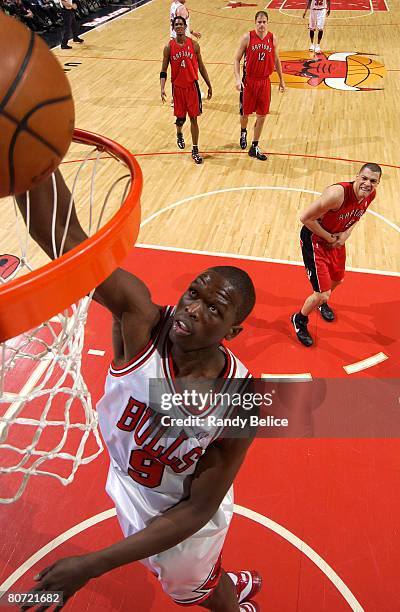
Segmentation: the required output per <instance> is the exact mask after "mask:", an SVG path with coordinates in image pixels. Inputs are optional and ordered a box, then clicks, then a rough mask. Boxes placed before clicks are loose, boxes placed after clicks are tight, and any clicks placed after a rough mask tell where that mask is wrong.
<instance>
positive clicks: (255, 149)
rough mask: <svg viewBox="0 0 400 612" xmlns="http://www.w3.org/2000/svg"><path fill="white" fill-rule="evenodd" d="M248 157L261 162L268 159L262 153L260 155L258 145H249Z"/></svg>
mask: <svg viewBox="0 0 400 612" xmlns="http://www.w3.org/2000/svg"><path fill="white" fill-rule="evenodd" d="M249 155H250V157H255V158H256V159H259V160H261V161H266V160H267V159H268V157H267V156H266V155H265V154H264V153H261V151H260V147H259V146H258V145H253V144H252V145H251V147H250V149H249Z"/></svg>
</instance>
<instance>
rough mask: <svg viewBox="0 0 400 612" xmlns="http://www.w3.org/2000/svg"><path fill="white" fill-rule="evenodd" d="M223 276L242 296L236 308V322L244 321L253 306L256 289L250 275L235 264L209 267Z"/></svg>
mask: <svg viewBox="0 0 400 612" xmlns="http://www.w3.org/2000/svg"><path fill="white" fill-rule="evenodd" d="M209 270H214V271H215V272H217V273H218V274H220V275H221V276H223V277H224V278H225V279H226V280H227V281H228V282H229V283H230V284H231V285H232V287H233V288H234V289H235V290H236V291H238V292H239V293H240V295H241V296H242V303H241V304H240V305H239V306H238V307H237V310H236V321H235V322H236V323H241V322H242V321H244V320H245V319H246V318H247V317H248V316H249V314H250V313H251V311H252V310H253V308H254V304H255V302H256V291H255V289H254V285H253V281H252V280H251V278H250V276H249V275H248V274H247V272H245V271H244V270H242V269H241V268H236V267H235V266H214V267H212V268H209Z"/></svg>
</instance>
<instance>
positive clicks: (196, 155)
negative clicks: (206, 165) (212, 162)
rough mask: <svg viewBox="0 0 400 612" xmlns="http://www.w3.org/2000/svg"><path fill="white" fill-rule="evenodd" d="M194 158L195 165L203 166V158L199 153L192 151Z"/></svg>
mask: <svg viewBox="0 0 400 612" xmlns="http://www.w3.org/2000/svg"><path fill="white" fill-rule="evenodd" d="M192 158H193V159H194V162H195V164H202V163H203V158H202V156H201V155H200V153H199V152H198V151H195V150H194V149H193V150H192Z"/></svg>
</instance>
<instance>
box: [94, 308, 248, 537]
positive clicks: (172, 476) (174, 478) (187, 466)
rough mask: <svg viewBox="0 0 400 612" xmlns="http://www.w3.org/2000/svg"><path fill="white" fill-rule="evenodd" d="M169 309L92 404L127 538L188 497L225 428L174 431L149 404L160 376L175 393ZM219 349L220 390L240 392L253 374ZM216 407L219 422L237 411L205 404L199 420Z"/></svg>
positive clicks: (184, 413)
mask: <svg viewBox="0 0 400 612" xmlns="http://www.w3.org/2000/svg"><path fill="white" fill-rule="evenodd" d="M173 312H174V308H172V307H166V308H164V309H163V311H162V316H161V320H160V323H159V324H158V325H157V327H156V328H155V329H154V331H153V334H152V338H151V340H150V341H149V343H148V344H147V346H146V347H145V348H144V349H143V350H142V351H141V352H140V354H139V355H137V356H136V357H135V358H134V359H132V360H131V361H130V362H129V363H127V364H125V365H124V366H116V365H114V364H111V367H110V370H109V373H108V375H107V378H106V384H105V393H104V396H103V398H102V399H101V400H100V402H99V403H98V405H97V411H98V415H99V423H100V429H101V433H102V435H103V438H104V441H105V443H106V445H107V448H108V452H109V454H110V472H109V477H108V481H107V492H108V493H109V495H110V496H111V497H112V498H113V500H114V502H115V505H116V506H117V511H118V517H119V519H120V522H121V526H122V528H123V531H124V533H125V535H129V534H130V533H134V532H135V531H137V530H140V529H143V528H144V527H145V526H146V524H147V523H148V522H149V521H150V520H151V519H152V518H154V516H155V515H157V514H158V513H162V512H164V511H166V510H167V509H168V508H170V507H171V506H173V505H174V504H176V503H177V502H179V501H180V500H181V499H182V498H183V497H185V496H186V495H187V493H188V490H189V488H190V481H191V475H192V474H193V473H194V471H195V469H196V464H197V461H198V460H199V458H200V457H201V456H202V454H203V453H204V452H205V449H206V448H207V446H208V445H209V444H210V443H211V442H213V441H214V440H215V439H216V438H218V437H219V436H220V435H221V434H222V431H223V426H221V425H220V424H219V425H218V424H215V425H213V424H211V425H210V424H209V423H208V419H204V421H205V423H202V424H201V425H198V424H194V425H193V426H190V427H189V428H188V427H185V428H180V429H178V430H177V428H176V427H175V428H174V430H173V429H172V427H168V426H167V427H166V426H165V422H164V426H163V424H162V423H163V421H162V419H164V414H168V413H163V412H161V413H160V409H159V408H158V410H155V409H153V408H152V406H151V405H149V404H150V402H149V381H150V380H152V379H161V380H162V385H165V389H166V390H167V391H168V392H169V394H170V395H171V394H172V393H174V392H176V389H175V383H176V381H174V375H173V366H172V359H171V353H170V349H171V342H170V340H169V330H170V328H171V324H172V315H173ZM220 348H221V350H222V351H223V352H224V355H225V360H226V363H225V370H224V373H223V375H222V376H221V381H222V383H221V386H220V388H219V392H220V393H226V392H227V391H228V390H229V392H231V393H232V392H234V391H233V389H235V391H237V392H241V391H243V389H244V388H245V387H247V384H248V382H249V378H251V375H250V374H249V372H248V370H247V369H246V368H245V367H244V365H243V364H242V363H241V362H240V361H239V360H238V359H236V357H235V356H234V355H233V354H232V353H231V351H229V350H228V349H227V348H225V347H223V346H222V345H221V347H220ZM235 379H236V381H235ZM218 380H220V379H218ZM163 388H164V387H163ZM216 407H217V408H218V409H220V410H218V414H219V415H220V416H222V417H223V418H224V419H226V418H228V417H229V416H230V415H233V413H234V410H235V408H234V407H232V406H227V407H225V405H224V406H223V407H221V405H220V406H218V405H217V404H215V405H214V406H212V405H211V406H206V407H205V409H204V411H203V412H202V416H204V417H207V416H208V415H210V414H212V413H214V414H215V412H216ZM177 410H179V411H180V414H179V416H181V417H182V418H185V417H188V416H190V415H191V414H192V415H193V412H191V409H190V408H189V407H187V406H184V405H183V406H179V408H178V409H177ZM175 415H176V413H175ZM164 420H165V419H164Z"/></svg>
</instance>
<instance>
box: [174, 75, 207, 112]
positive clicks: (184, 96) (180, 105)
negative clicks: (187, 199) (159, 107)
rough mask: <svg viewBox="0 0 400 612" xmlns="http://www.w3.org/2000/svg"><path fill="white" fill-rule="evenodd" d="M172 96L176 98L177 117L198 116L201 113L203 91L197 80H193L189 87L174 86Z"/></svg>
mask: <svg viewBox="0 0 400 612" xmlns="http://www.w3.org/2000/svg"><path fill="white" fill-rule="evenodd" d="M172 97H173V99H174V115H175V117H186V115H187V114H188V115H189V117H198V116H199V115H201V111H202V106H201V93H200V88H199V84H198V82H197V81H193V83H192V84H191V85H189V87H177V86H176V85H173V86H172Z"/></svg>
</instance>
